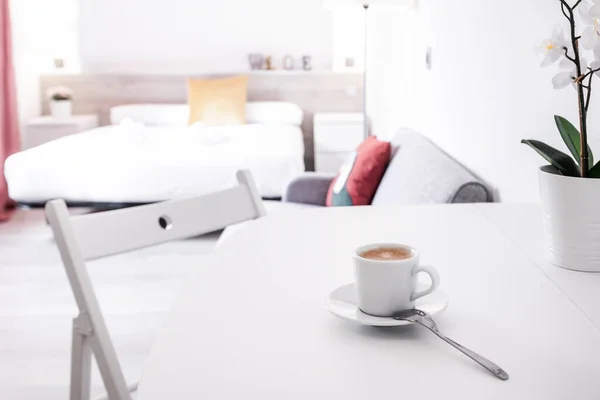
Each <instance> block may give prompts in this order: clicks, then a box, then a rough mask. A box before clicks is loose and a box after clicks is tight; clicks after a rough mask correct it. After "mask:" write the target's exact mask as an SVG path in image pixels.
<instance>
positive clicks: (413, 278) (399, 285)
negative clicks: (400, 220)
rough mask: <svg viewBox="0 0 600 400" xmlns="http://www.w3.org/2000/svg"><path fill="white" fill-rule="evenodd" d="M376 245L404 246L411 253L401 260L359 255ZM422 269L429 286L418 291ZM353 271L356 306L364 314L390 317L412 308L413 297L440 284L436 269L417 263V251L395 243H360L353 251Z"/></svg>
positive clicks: (379, 246) (421, 294) (425, 293)
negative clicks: (426, 275) (356, 295)
mask: <svg viewBox="0 0 600 400" xmlns="http://www.w3.org/2000/svg"><path fill="white" fill-rule="evenodd" d="M378 248H397V249H404V250H407V251H409V252H410V253H411V255H412V256H411V257H410V258H407V259H404V260H372V259H367V258H364V257H361V254H363V253H364V252H366V251H369V250H374V249H378ZM421 272H424V273H426V274H428V275H429V277H430V278H431V286H430V287H429V288H427V289H425V290H422V291H420V292H417V275H418V274H419V273H421ZM354 275H355V278H356V287H357V294H358V306H359V308H360V309H361V310H362V311H363V312H364V313H366V314H369V315H374V316H378V317H390V316H392V315H394V314H395V313H397V312H400V311H404V310H409V309H411V308H414V306H415V300H417V299H418V298H420V297H423V296H426V295H428V294H430V293H431V292H433V291H434V290H435V289H437V287H438V286H439V284H440V276H439V274H438V272H437V270H436V269H435V268H433V267H430V266H424V265H419V251H418V250H416V249H415V248H413V247H410V246H405V245H402V244H394V243H375V244H369V245H366V246H361V247H359V248H358V249H356V251H355V252H354Z"/></svg>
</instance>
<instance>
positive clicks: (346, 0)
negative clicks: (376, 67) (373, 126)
mask: <svg viewBox="0 0 600 400" xmlns="http://www.w3.org/2000/svg"><path fill="white" fill-rule="evenodd" d="M323 6H324V7H325V8H327V9H336V8H342V7H362V8H363V9H364V11H365V12H364V14H365V19H364V21H365V32H364V34H365V40H364V43H365V48H364V64H365V66H364V73H363V115H364V120H363V121H364V122H363V130H364V132H363V135H364V137H365V138H366V137H368V136H369V134H370V132H369V115H368V113H367V72H368V69H367V53H368V51H367V50H368V46H369V35H368V33H369V24H368V21H369V18H367V16H368V11H369V7H370V6H375V7H377V6H398V7H399V6H404V7H406V8H408V9H412V10H418V9H419V0H323ZM346 67H349V66H348V59H346ZM305 69H306V68H305Z"/></svg>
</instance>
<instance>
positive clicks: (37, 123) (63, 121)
mask: <svg viewBox="0 0 600 400" xmlns="http://www.w3.org/2000/svg"><path fill="white" fill-rule="evenodd" d="M96 127H98V116H97V115H73V116H70V117H68V118H54V117H51V116H43V117H38V118H34V119H32V120H30V121H28V122H27V125H26V126H25V148H27V149H30V148H32V147H35V146H39V145H40V144H44V143H46V142H49V141H51V140H54V139H58V138H61V137H63V136H68V135H73V134H75V133H79V132H83V131H87V130H89V129H93V128H96Z"/></svg>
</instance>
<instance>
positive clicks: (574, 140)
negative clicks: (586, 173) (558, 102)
mask: <svg viewBox="0 0 600 400" xmlns="http://www.w3.org/2000/svg"><path fill="white" fill-rule="evenodd" d="M554 121H555V122H556V127H557V128H558V131H559V132H560V136H562V139H563V141H564V142H565V144H566V145H567V148H568V149H569V151H570V152H571V154H572V155H573V158H574V159H575V160H576V161H577V164H580V165H581V134H580V133H579V131H578V130H577V128H575V126H573V124H572V123H570V122H569V121H568V120H567V119H565V118H563V117H560V116H558V115H555V116H554ZM588 159H589V166H590V168H592V165H594V154H593V153H592V149H590V146H588Z"/></svg>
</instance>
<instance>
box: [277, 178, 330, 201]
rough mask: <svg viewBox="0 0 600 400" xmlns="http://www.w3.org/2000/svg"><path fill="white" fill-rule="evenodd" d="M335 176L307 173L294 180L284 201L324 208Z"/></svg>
mask: <svg viewBox="0 0 600 400" xmlns="http://www.w3.org/2000/svg"><path fill="white" fill-rule="evenodd" d="M334 179H335V175H333V174H323V173H316V172H306V173H304V174H302V175H300V176H299V177H297V178H296V179H294V180H293V181H292V182H290V184H289V185H288V186H287V188H286V190H285V193H284V194H283V201H284V202H289V203H302V204H310V205H315V206H324V205H325V200H326V199H327V192H328V191H329V186H330V185H331V182H332V181H333V180H334Z"/></svg>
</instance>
